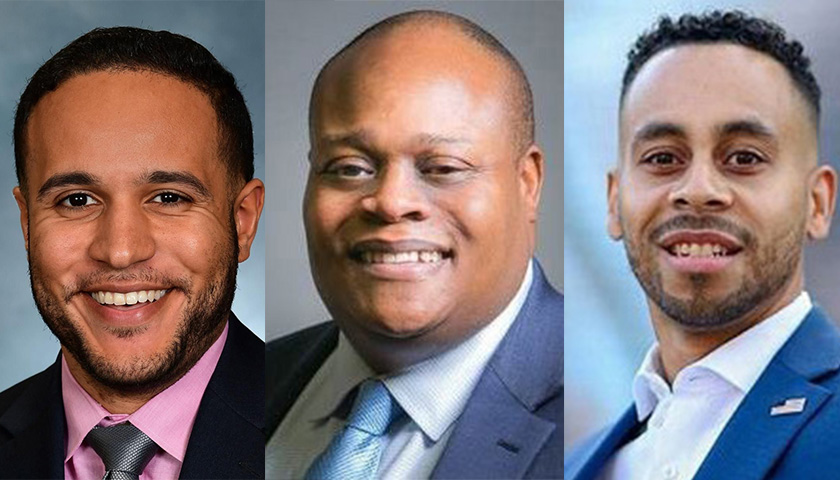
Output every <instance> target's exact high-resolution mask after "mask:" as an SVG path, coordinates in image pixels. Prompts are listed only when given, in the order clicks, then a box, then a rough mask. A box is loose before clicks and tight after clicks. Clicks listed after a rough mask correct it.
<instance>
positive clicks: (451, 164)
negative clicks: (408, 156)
mask: <svg viewBox="0 0 840 480" xmlns="http://www.w3.org/2000/svg"><path fill="white" fill-rule="evenodd" d="M418 170H419V171H420V173H421V174H422V175H424V176H426V177H429V178H432V179H436V180H441V181H444V180H455V179H458V178H461V177H462V176H463V175H465V174H466V173H468V172H470V171H471V169H470V165H469V164H468V163H466V162H465V161H463V160H459V159H456V158H450V157H433V158H428V159H426V160H424V161H422V162H420V165H419V166H418Z"/></svg>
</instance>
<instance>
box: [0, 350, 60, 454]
mask: <svg viewBox="0 0 840 480" xmlns="http://www.w3.org/2000/svg"><path fill="white" fill-rule="evenodd" d="M59 365H60V364H59V363H58V362H56V363H54V364H53V365H51V366H50V367H48V368H47V369H46V370H44V371H42V372H40V373H38V374H35V375H33V376H31V377H29V378H27V379H25V380H23V381H21V382H19V383H18V384H16V385H14V386H12V387H9V388H8V389H6V390H4V391H3V392H0V440H5V439H6V438H7V437H8V436H10V435H11V433H12V432H11V430H12V429H14V427H19V426H21V425H23V424H24V423H25V422H26V421H28V419H31V417H34V416H37V415H40V414H42V413H43V409H44V408H45V407H46V406H47V405H48V404H49V403H50V400H51V399H53V398H54V397H55V398H60V395H61V370H60V366H59Z"/></svg>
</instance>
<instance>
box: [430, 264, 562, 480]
mask: <svg viewBox="0 0 840 480" xmlns="http://www.w3.org/2000/svg"><path fill="white" fill-rule="evenodd" d="M534 265H535V268H534V280H533V283H532V286H531V290H530V291H529V292H528V298H527V299H526V301H525V304H524V305H523V307H522V310H521V311H520V313H519V315H518V316H517V319H516V321H515V322H514V324H513V325H512V326H511V328H510V330H508V332H507V334H506V335H505V338H504V339H503V340H502V343H501V344H500V345H499V347H498V348H497V350H496V352H495V353H494V355H493V357H492V358H491V360H490V363H489V365H488V366H487V367H486V368H485V371H484V373H483V374H482V376H481V378H480V380H479V382H478V385H477V386H476V388H475V390H474V391H473V393H472V395H471V396H470V400H469V402H468V403H467V406H466V408H465V409H464V412H463V413H462V414H461V416H460V417H459V419H458V421H457V423H456V425H455V430H454V431H453V433H452V436H451V437H450V438H449V441H448V443H447V445H446V449H445V450H444V452H443V455H442V456H441V458H440V460H439V461H438V464H437V466H436V467H435V470H434V471H433V473H432V478H522V477H525V476H526V475H527V474H528V472H529V469H530V468H531V467H532V465H533V464H534V462H535V459H536V458H537V457H538V456H539V455H540V454H542V453H546V457H545V458H547V459H548V461H550V462H554V461H556V468H555V467H553V463H552V466H550V467H546V468H545V469H544V470H542V471H541V474H542V473H543V472H547V473H546V475H551V476H554V474H555V473H556V475H557V476H559V475H560V463H561V462H562V460H561V459H562V455H563V452H562V447H561V446H560V444H561V442H560V440H559V439H560V438H562V437H561V435H562V434H561V433H560V431H561V430H562V417H561V413H560V411H561V410H562V408H560V407H561V406H562V388H563V320H562V318H563V302H562V299H561V298H560V296H559V294H557V292H555V291H554V290H553V289H552V288H551V287H550V285H549V284H548V282H547V281H546V279H545V277H544V275H543V273H542V271H541V270H540V268H539V265H537V263H536V262H534ZM549 445H550V446H549ZM546 448H550V449H556V451H551V452H544V450H545V449H546Z"/></svg>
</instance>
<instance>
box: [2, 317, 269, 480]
mask: <svg viewBox="0 0 840 480" xmlns="http://www.w3.org/2000/svg"><path fill="white" fill-rule="evenodd" d="M263 349H264V344H263V342H262V341H261V340H260V339H259V338H257V337H256V336H255V335H254V334H253V333H251V332H250V331H249V330H248V328H247V327H245V326H244V325H242V324H241V323H240V322H239V320H237V318H236V317H235V316H234V315H233V314H231V315H230V327H229V328H228V337H227V341H226V342H225V346H224V349H223V350H222V356H221V357H220V358H219V363H218V365H217V366H216V370H215V371H214V372H213V376H212V377H211V378H210V383H209V384H208V385H207V390H206V391H205V392H204V397H203V398H202V399H201V404H200V405H199V408H198V415H197V416H196V418H195V424H194V426H193V429H192V433H191V434H190V441H189V444H188V445H187V452H186V455H185V456H184V465H183V466H182V468H181V478H262V477H263V476H264V475H265V456H264V448H265V447H264V443H265V439H264V437H263V428H264V423H263V395H264V386H265V384H264V383H263V380H264V377H263V375H264V371H265V370H264V367H265V365H264V364H263V357H262V355H261V353H260V352H262V351H263ZM66 429H67V424H66V421H65V419H64V403H63V401H62V396H61V363H60V361H56V362H55V363H54V364H52V365H51V366H50V367H49V368H47V369H46V370H44V371H43V372H41V373H39V374H37V375H35V376H33V377H30V378H28V379H26V380H24V381H23V382H21V383H19V384H17V385H15V386H13V387H11V388H10V389H8V390H6V391H4V392H3V393H0V478H64V436H65V432H66Z"/></svg>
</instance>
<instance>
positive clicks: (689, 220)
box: [624, 215, 805, 331]
mask: <svg viewBox="0 0 840 480" xmlns="http://www.w3.org/2000/svg"><path fill="white" fill-rule="evenodd" d="M800 227H801V228H790V229H786V230H784V231H783V232H784V233H783V234H782V235H780V236H779V237H777V238H774V239H771V240H770V241H768V242H767V243H766V244H765V245H764V246H763V247H762V246H761V245H759V244H758V242H757V240H756V238H755V236H754V235H753V234H752V233H751V232H749V231H748V230H746V229H744V228H742V227H740V226H738V225H736V224H734V223H733V222H731V221H729V220H724V219H721V218H718V217H693V216H688V215H683V216H679V217H674V218H672V219H670V220H668V221H666V222H664V223H663V224H661V225H659V226H658V227H656V228H655V229H654V230H653V231H652V232H651V234H650V235H649V236H648V238H647V239H646V242H647V244H646V247H649V248H652V249H654V251H653V252H650V251H648V252H642V251H641V248H642V247H640V246H639V245H636V244H635V242H633V241H631V240H629V239H628V240H627V241H625V243H624V247H625V248H624V249H625V252H626V254H627V260H628V261H629V263H630V267H631V268H632V269H633V273H634V274H635V275H636V279H638V281H639V283H640V284H641V285H642V288H643V289H644V291H645V294H646V295H647V297H648V298H649V299H650V300H651V301H652V302H653V303H654V304H656V305H657V306H658V307H659V309H660V310H662V312H664V313H665V315H667V316H668V317H669V318H671V319H672V320H673V321H675V322H676V323H678V324H680V325H682V326H683V327H686V328H687V329H689V330H693V331H711V330H716V329H720V328H725V327H727V326H729V325H732V324H734V323H736V322H737V321H738V320H740V319H742V318H744V317H745V316H747V315H748V314H749V313H750V312H751V311H753V310H755V309H756V308H757V307H758V306H760V305H761V304H762V303H764V302H765V301H766V300H767V299H770V298H772V297H774V296H775V295H777V294H778V293H779V292H780V291H781V290H782V289H783V288H784V287H785V285H787V284H788V282H789V281H790V279H791V278H793V276H794V274H795V272H796V269H797V268H798V266H799V262H800V261H801V260H800V257H801V251H802V245H803V242H804V239H805V233H804V230H805V228H804V224H803V225H801V226H800ZM681 228H692V229H714V230H719V231H723V232H727V233H729V234H731V235H734V236H735V237H736V238H738V239H739V240H740V241H741V242H742V243H743V245H744V249H743V252H747V251H752V252H754V255H753V257H752V258H751V259H750V261H749V263H748V265H747V267H748V272H747V273H746V274H745V275H744V278H743V279H742V281H741V284H740V286H739V287H738V288H737V289H735V290H734V291H732V292H730V293H728V294H727V295H725V296H723V297H718V298H715V297H711V296H710V295H709V294H708V292H707V289H706V285H707V284H708V282H709V280H710V276H709V275H708V274H704V273H696V274H691V275H689V276H688V279H689V281H690V283H691V289H692V292H691V296H690V298H689V299H682V298H679V297H675V296H673V295H670V294H669V293H668V292H667V291H666V289H665V287H664V286H663V281H662V273H661V272H660V271H659V270H658V268H657V267H656V262H655V259H654V257H655V255H656V252H655V249H656V248H658V247H656V244H657V240H658V239H659V238H661V237H662V235H664V234H665V233H667V232H668V231H670V230H675V229H681ZM643 255H644V257H643Z"/></svg>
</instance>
